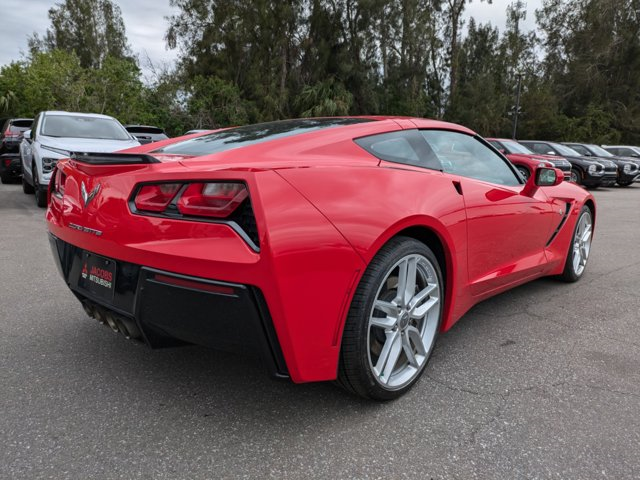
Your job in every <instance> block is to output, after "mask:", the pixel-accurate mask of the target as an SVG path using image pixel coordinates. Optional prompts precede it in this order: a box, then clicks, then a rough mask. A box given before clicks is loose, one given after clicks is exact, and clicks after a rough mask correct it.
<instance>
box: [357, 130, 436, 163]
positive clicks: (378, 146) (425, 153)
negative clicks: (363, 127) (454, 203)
mask: <svg viewBox="0 0 640 480" xmlns="http://www.w3.org/2000/svg"><path fill="white" fill-rule="evenodd" d="M354 141H355V142H356V143H357V144H358V145H360V146H361V147H362V148H364V149H365V150H366V151H367V152H369V153H370V154H372V155H374V156H375V157H378V158H379V159H380V160H386V161H387V162H393V163H401V164H404V165H413V166H414V167H422V168H428V169H431V170H442V165H441V164H440V162H439V161H438V158H437V156H436V155H434V153H433V151H431V150H430V149H429V147H428V145H427V144H426V143H425V141H424V139H423V138H422V136H421V135H420V133H419V132H418V131H417V130H399V131H396V132H389V133H381V134H379V135H371V136H370V137H363V138H357V139H356V140H354Z"/></svg>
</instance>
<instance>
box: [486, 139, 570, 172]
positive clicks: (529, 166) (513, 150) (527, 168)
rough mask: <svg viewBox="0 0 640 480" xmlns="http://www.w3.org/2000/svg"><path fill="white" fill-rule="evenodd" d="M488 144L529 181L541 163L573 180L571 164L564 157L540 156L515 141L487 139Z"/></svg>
mask: <svg viewBox="0 0 640 480" xmlns="http://www.w3.org/2000/svg"><path fill="white" fill-rule="evenodd" d="M485 140H486V141H487V142H489V143H490V144H491V145H493V146H494V147H496V149H498V151H499V152H500V153H502V154H503V155H506V157H507V158H508V159H509V161H510V162H511V163H513V164H514V165H515V166H516V168H517V169H518V171H519V172H520V173H521V174H522V176H523V177H524V178H525V180H527V179H528V178H529V177H530V176H531V174H532V172H533V171H534V168H535V167H536V166H538V165H539V164H540V163H541V162H542V163H544V164H546V166H551V167H555V168H558V169H560V170H562V173H563V174H564V176H565V180H567V181H569V179H570V178H571V164H570V163H569V162H568V161H567V160H565V159H564V158H562V157H558V156H555V155H540V154H538V153H535V152H533V151H531V150H529V149H528V148H527V147H525V146H524V145H521V144H519V143H518V142H516V141H515V140H509V139H506V138H485Z"/></svg>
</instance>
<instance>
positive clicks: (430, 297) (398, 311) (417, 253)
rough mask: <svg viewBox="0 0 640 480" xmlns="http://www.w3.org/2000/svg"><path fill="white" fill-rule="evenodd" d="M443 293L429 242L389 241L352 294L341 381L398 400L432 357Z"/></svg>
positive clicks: (370, 394) (372, 396) (359, 390)
mask: <svg viewBox="0 0 640 480" xmlns="http://www.w3.org/2000/svg"><path fill="white" fill-rule="evenodd" d="M402 279H404V280H402ZM444 292H445V289H444V283H443V281H442V274H441V272H440V266H439V264H438V260H437V258H436V256H435V255H434V253H433V252H432V251H431V249H429V247H427V246H426V245H425V244H423V243H422V242H419V241H417V240H415V239H413V238H408V237H396V238H393V239H392V240H390V241H389V242H388V243H387V244H386V245H385V246H384V247H382V249H381V250H380V251H379V252H378V254H377V255H376V256H375V257H374V258H373V260H372V261H371V263H370V264H369V266H368V267H367V270H366V271H365V273H364V275H363V277H362V279H361V280H360V284H359V285H358V288H357V290H356V292H355V294H354V296H353V300H352V302H351V307H350V309H349V313H348V316H347V320H346V323H345V327H344V333H343V336H342V346H341V350H340V364H339V367H338V382H337V383H338V384H339V385H340V386H342V387H343V388H344V389H346V390H347V391H349V392H351V393H354V394H356V395H359V396H362V397H364V398H368V399H372V400H379V401H386V400H393V399H395V398H398V397H400V396H401V395H403V394H404V393H406V392H407V391H408V390H409V389H410V388H411V387H412V386H413V385H414V384H415V383H416V382H417V381H418V379H419V378H420V377H421V376H422V374H423V372H424V370H425V367H426V365H427V363H428V361H429V358H430V357H431V353H432V351H433V346H434V345H435V341H436V338H437V336H438V332H439V330H440V323H441V321H442V310H443V308H442V305H443V303H444V301H443V300H444ZM374 305H375V306H374Z"/></svg>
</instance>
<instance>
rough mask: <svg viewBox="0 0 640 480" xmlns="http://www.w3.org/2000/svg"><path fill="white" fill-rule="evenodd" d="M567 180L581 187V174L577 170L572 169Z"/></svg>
mask: <svg viewBox="0 0 640 480" xmlns="http://www.w3.org/2000/svg"><path fill="white" fill-rule="evenodd" d="M569 180H570V181H571V182H573V183H575V184H576V185H582V173H580V170H578V169H577V168H572V169H571V173H569Z"/></svg>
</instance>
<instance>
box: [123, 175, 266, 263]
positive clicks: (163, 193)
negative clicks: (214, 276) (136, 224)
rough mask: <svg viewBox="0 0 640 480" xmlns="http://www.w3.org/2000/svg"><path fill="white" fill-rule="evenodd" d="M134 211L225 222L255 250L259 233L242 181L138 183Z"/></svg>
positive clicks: (246, 190)
mask: <svg viewBox="0 0 640 480" xmlns="http://www.w3.org/2000/svg"><path fill="white" fill-rule="evenodd" d="M129 207H130V208H131V211H132V213H134V214H138V215H145V214H147V215H153V216H154V217H164V218H170V219H172V220H187V221H189V220H190V221H193V220H198V221H200V222H205V221H210V222H214V223H226V224H228V225H229V226H230V227H231V228H232V229H233V230H235V231H237V232H238V233H240V234H241V236H242V238H243V239H244V241H245V242H247V243H248V244H249V246H250V247H251V248H253V249H254V250H255V251H256V252H258V251H260V235H259V232H258V226H257V225H256V217H255V215H254V214H253V207H252V206H251V198H250V197H249V190H248V189H247V186H246V185H245V184H244V183H243V182H240V181H218V182H190V181H185V182H178V183H154V184H142V185H138V186H137V187H136V189H135V190H134V192H133V195H132V197H130V199H129Z"/></svg>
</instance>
